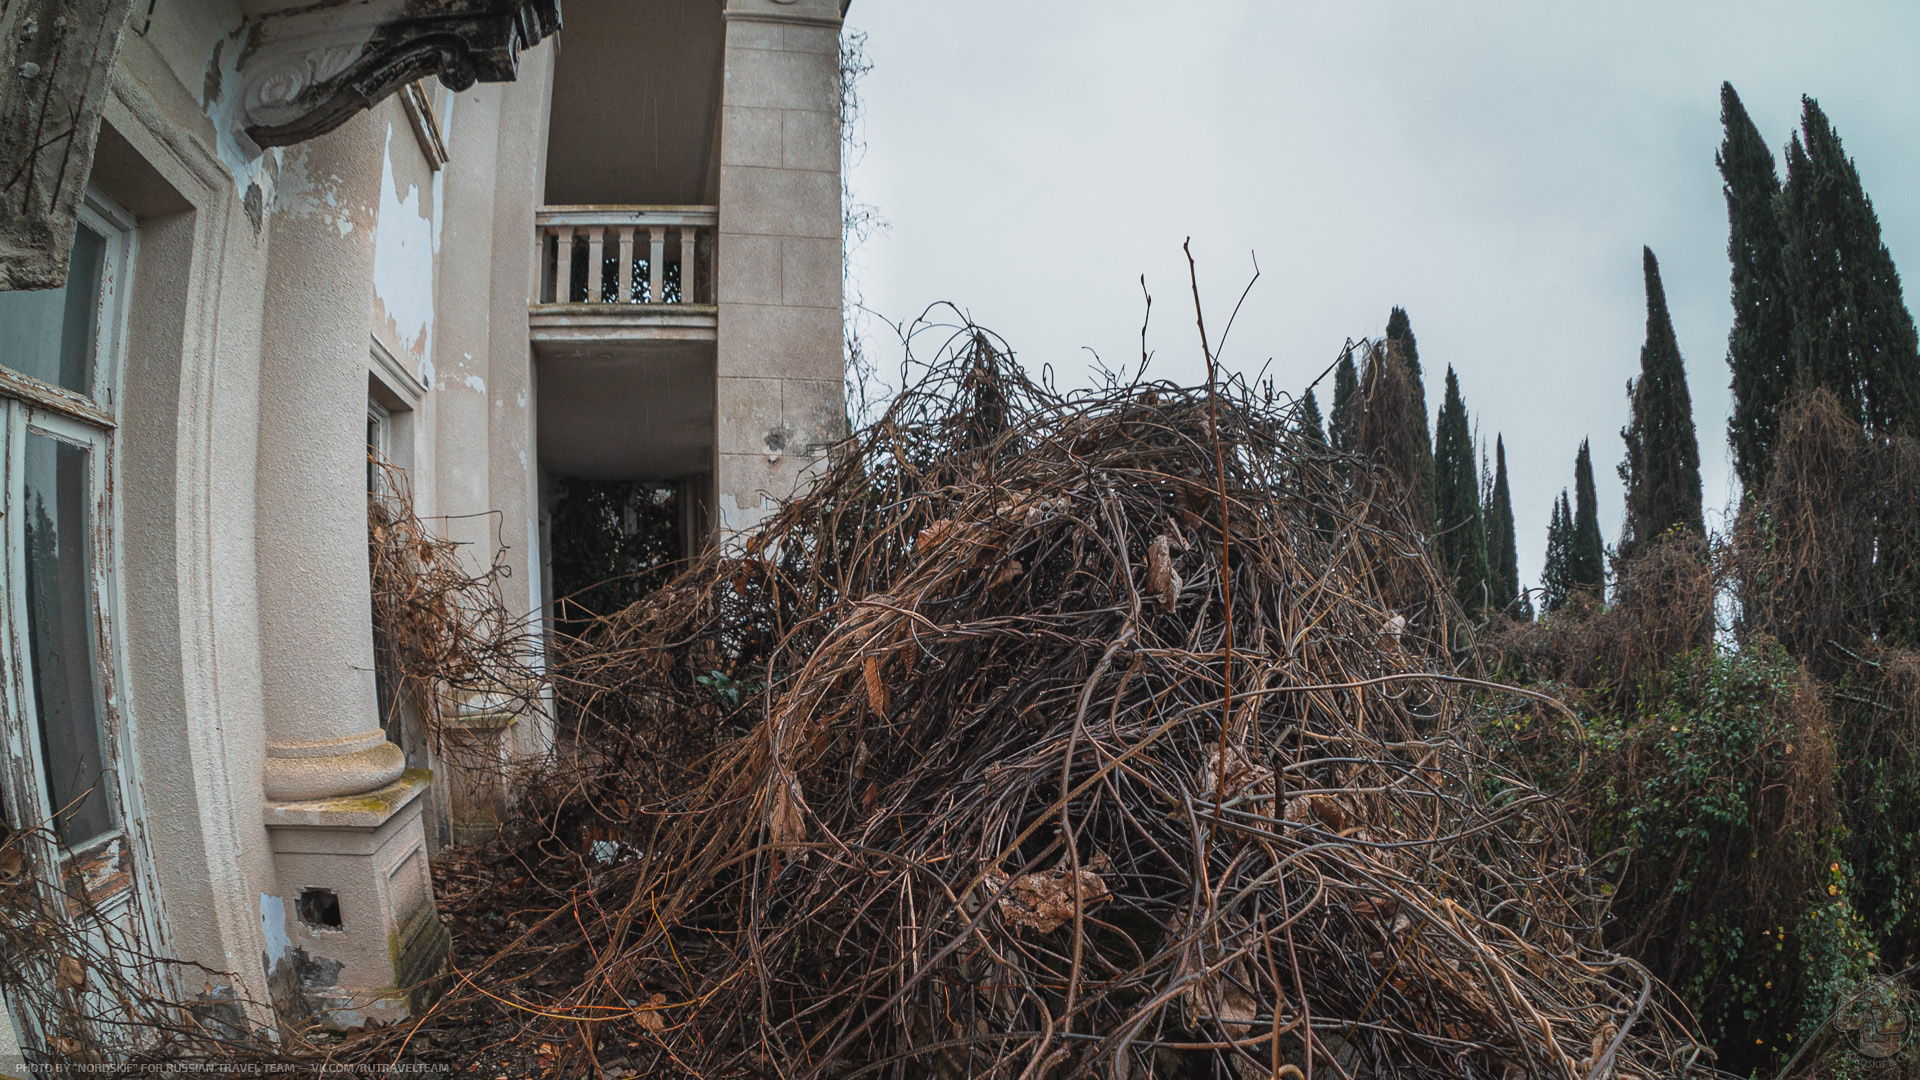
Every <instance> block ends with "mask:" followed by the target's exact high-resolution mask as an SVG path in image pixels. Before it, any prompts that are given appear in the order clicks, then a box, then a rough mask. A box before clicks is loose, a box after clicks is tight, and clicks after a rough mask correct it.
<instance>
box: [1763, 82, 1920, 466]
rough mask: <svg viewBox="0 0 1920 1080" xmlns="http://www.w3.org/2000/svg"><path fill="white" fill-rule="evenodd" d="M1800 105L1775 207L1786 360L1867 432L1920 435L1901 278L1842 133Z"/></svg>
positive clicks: (1917, 376) (1918, 386)
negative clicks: (1788, 312)
mask: <svg viewBox="0 0 1920 1080" xmlns="http://www.w3.org/2000/svg"><path fill="white" fill-rule="evenodd" d="M1801 102H1802V106H1803V108H1802V112H1801V121H1800V128H1801V130H1800V131H1799V132H1798V133H1796V134H1795V135H1794V137H1793V141H1792V142H1791V143H1789V144H1788V146H1787V182H1786V185H1785V187H1784V188H1782V189H1781V195H1780V204H1779V205H1780V218H1781V225H1782V229H1783V231H1784V233H1785V236H1786V247H1785V255H1784V259H1783V262H1784V265H1785V276H1786V283H1787V295H1788V298H1789V304H1790V305H1791V308H1792V313H1793V331H1792V335H1791V355H1792V363H1793V365H1794V367H1795V370H1796V372H1797V374H1798V377H1799V379H1800V380H1801V381H1802V382H1805V383H1808V384H1810V385H1813V386H1822V387H1825V388H1827V389H1828V390H1831V391H1833V393H1834V394H1835V395H1836V396H1837V397H1839V399H1840V402H1841V404H1842V405H1844V406H1846V408H1847V411H1848V412H1849V413H1851V414H1852V415H1853V418H1854V419H1855V420H1858V421H1860V423H1862V424H1863V425H1865V426H1866V428H1867V429H1868V430H1869V431H1871V432H1874V433H1877V434H1888V435H1920V347H1917V346H1916V341H1915V335H1914V325H1913V316H1912V315H1911V314H1909V313H1908V311H1907V307H1906V304H1905V302H1904V301H1903V300H1902V298H1901V293H1900V274H1899V271H1897V270H1896V269H1895V268H1894V265H1893V256H1892V255H1891V254H1889V253H1888V251H1887V247H1886V245H1885V244H1883V243H1881V242H1880V221H1879V219H1878V218H1877V217H1876V216H1875V215H1874V212H1873V204H1872V202H1871V201H1870V200H1868V198H1867V194H1866V191H1865V190H1864V189H1862V188H1861V186H1860V174H1859V172H1858V171H1856V170H1855V168H1854V165H1853V162H1852V161H1849V160H1848V159H1847V156H1846V151H1845V150H1844V149H1843V148H1842V147H1841V145H1840V136H1839V135H1838V134H1837V133H1836V132H1835V131H1834V130H1833V125H1832V124H1830V123H1828V122H1827V117H1826V114H1824V113H1822V112H1821V111H1820V106H1819V105H1818V104H1817V103H1815V102H1814V100H1813V99H1812V98H1810V97H1809V98H1802V99H1801Z"/></svg>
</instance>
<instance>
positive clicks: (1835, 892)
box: [1827, 885, 1840, 896]
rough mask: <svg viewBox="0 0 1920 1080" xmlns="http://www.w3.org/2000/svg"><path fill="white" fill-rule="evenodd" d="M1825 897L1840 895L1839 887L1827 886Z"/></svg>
mask: <svg viewBox="0 0 1920 1080" xmlns="http://www.w3.org/2000/svg"><path fill="white" fill-rule="evenodd" d="M1827 895H1828V896H1838V895H1840V886H1838V885H1829V886H1827Z"/></svg>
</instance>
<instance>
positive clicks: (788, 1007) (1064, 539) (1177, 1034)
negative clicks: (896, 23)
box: [358, 328, 1705, 1078]
mask: <svg viewBox="0 0 1920 1080" xmlns="http://www.w3.org/2000/svg"><path fill="white" fill-rule="evenodd" d="M1342 464H1343V463H1341V462H1338V461H1336V460H1335V458H1334V455H1333V454H1332V453H1331V452H1330V451H1328V450H1327V449H1326V448H1325V447H1324V445H1322V444H1320V443H1319V442H1318V441H1317V440H1311V439H1308V438H1305V437H1302V436H1298V435H1296V434H1295V433H1294V431H1293V425H1292V417H1291V414H1290V411H1289V408H1288V407H1286V406H1283V405H1276V404H1275V403H1274V402H1272V401H1270V400H1262V399H1260V398H1258V397H1256V396H1255V395H1253V394H1251V393H1249V392H1247V391H1246V388H1245V387H1243V386H1215V387H1202V388H1199V389H1183V388H1177V387H1173V386H1169V385H1164V384H1145V383H1136V384H1135V385H1131V386H1127V387H1120V388H1113V389H1110V390H1108V391H1104V392H1100V393H1095V394H1085V395H1073V396H1058V395H1055V394H1052V393H1050V392H1047V391H1045V390H1043V389H1041V388H1039V387H1037V386H1035V385H1033V384H1032V383H1030V382H1029V381H1027V380H1026V379H1025V378H1024V377H1023V376H1022V375H1021V374H1020V372H1019V370H1018V368H1017V367H1015V366H1014V365H1013V364H1012V363H1011V362H1010V361H1009V360H1008V359H1007V357H1006V354H1005V352H1004V350H1003V349H1001V348H999V347H998V346H997V344H996V343H995V342H994V341H993V340H991V339H990V338H989V337H988V336H987V335H985V334H983V333H981V332H979V331H977V330H974V329H971V328H968V329H965V330H963V331H962V332H961V333H960V334H958V335H957V336H956V338H955V340H954V341H953V342H952V343H950V347H949V348H948V349H947V350H945V351H944V352H943V359H942V361H941V362H939V363H937V364H935V365H934V366H933V368H932V370H931V371H930V373H929V374H928V376H927V378H925V379H924V380H923V381H922V382H920V384H919V385H918V386H917V387H916V388H915V389H913V390H911V391H909V392H907V393H905V394H903V395H902V396H901V397H900V399H899V400H898V401H897V402H896V403H895V404H894V406H893V407H892V409H891V410H890V411H889V412H888V414H887V415H886V416H885V417H884V418H883V419H882V420H881V421H879V422H878V423H877V424H875V425H873V426H872V427H870V428H868V429H867V430H866V431H865V432H864V433H862V434H861V435H859V436H858V437H857V438H856V439H855V440H853V441H852V443H851V444H850V445H849V446H848V448H846V450H845V452H844V453H842V454H841V455H839V456H838V457H837V458H836V459H835V460H834V461H833V462H832V463H831V465H830V467H829V468H828V470H827V471H826V473H825V475H824V476H823V477H822V478H821V480H820V482H819V483H818V484H817V485H816V486H815V487H814V488H813V489H812V491H811V493H810V494H809V495H807V496H806V497H805V498H802V499H799V500H796V501H794V502H792V503H789V504H788V505H787V506H786V507H785V508H784V509H783V510H782V512H781V513H780V514H779V515H778V516H776V517H775V518H774V519H773V521H772V522H771V523H770V524H769V525H768V526H767V527H766V529H765V530H764V531H763V532H761V533H759V534H758V535H756V536H755V537H754V538H753V539H752V541H751V542H750V543H749V544H747V545H746V548H745V550H744V551H735V552H733V553H726V552H716V553H713V554H711V555H709V556H707V557H705V558H703V559H702V560H700V561H698V562H697V563H696V564H695V565H694V566H693V567H692V568H691V569H689V570H688V571H687V572H686V573H685V574H683V575H682V576H681V577H679V578H678V579H677V580H676V581H675V582H674V583H673V584H672V585H670V586H669V587H667V588H666V589H664V590H662V591H661V592H660V593H659V594H657V595H656V596H655V597H653V598H652V599H651V600H649V601H647V602H645V603H643V604H640V605H636V607H634V608H632V609H629V610H628V611H626V612H623V613H622V614H620V615H619V616H617V617H614V618H612V619H609V620H606V621H605V622H603V623H602V624H600V625H599V626H598V627H597V628H596V629H595V630H594V631H593V632H592V633H591V634H589V635H588V636H587V637H586V638H584V639H582V640H581V641H578V642H576V643H574V644H573V645H572V646H571V647H569V648H568V649H567V650H566V654H565V655H564V656H563V657H562V659H561V662H560V663H559V664H558V665H557V666H556V678H557V680H558V683H559V686H560V689H561V692H562V693H563V694H567V695H570V696H572V697H573V698H574V699H575V700H576V701H577V702H578V703H579V704H580V705H581V710H580V715H582V716H584V717H586V719H585V720H583V721H582V723H581V726H580V727H579V729H578V730H576V731H573V732H571V733H570V734H571V740H572V743H573V745H574V747H575V750H574V752H573V754H572V755H571V756H570V757H569V759H568V764H567V767H566V768H564V769H561V770H556V772H555V774H554V775H552V776H551V777H549V778H548V779H547V781H546V782H545V783H544V785H541V786H539V787H536V789H535V790H534V791H533V792H532V793H531V794H530V795H529V796H528V797H527V798H526V799H525V800H523V803H522V806H523V808H524V810H525V812H526V818H525V820H523V821H522V822H520V823H519V825H518V827H517V828H515V829H513V830H510V831H509V833H508V835H507V837H506V838H505V839H503V840H502V841H501V843H502V844H503V845H504V847H505V849H506V851H505V852H503V854H508V855H510V856H511V858H494V859H491V860H490V861H491V863H492V865H494V866H496V867H502V866H504V867H513V866H518V867H520V868H521V869H520V870H519V871H509V872H510V873H512V874H513V889H514V895H515V897H517V898H519V899H518V902H519V904H520V910H518V911H516V912H514V913H513V914H512V916H511V919H510V920H509V922H510V925H509V926H508V927H507V928H506V932H505V933H504V934H503V937H504V939H505V945H504V947H503V948H501V949H499V950H498V951H496V952H494V953H493V955H492V956H491V957H490V958H489V959H487V960H486V961H485V962H484V963H482V964H479V965H476V966H475V967H474V968H472V969H470V970H465V971H462V972H461V973H460V978H459V981H458V982H457V984H456V986H455V988H454V990H453V991H452V993H451V994H450V995H449V997H448V998H447V999H445V1000H444V1001H443V1002H442V1003H441V1005H440V1006H438V1007H437V1008H436V1009H435V1010H434V1012H433V1013H430V1014H429V1015H428V1016H427V1017H425V1018H424V1023H425V1024H426V1025H427V1026H429V1027H433V1026H440V1027H444V1026H445V1025H447V1024H450V1023H453V1022H455V1021H456V1019H457V1018H461V1017H465V1018H466V1020H464V1021H460V1022H466V1023H471V1022H473V1020H474V1018H475V1017H478V1016H480V1015H481V1012H484V1011H486V1010H492V1011H493V1012H492V1015H494V1016H495V1017H497V1018H499V1021H500V1022H501V1023H510V1024H511V1025H512V1026H514V1027H516V1028H518V1031H517V1037H518V1038H520V1039H521V1041H522V1042H527V1043H534V1044H537V1045H538V1046H539V1047H540V1050H541V1054H542V1057H543V1061H544V1063H545V1064H547V1065H548V1066H550V1067H551V1068H553V1069H554V1070H556V1071H557V1072H559V1073H564V1074H570V1075H595V1074H596V1073H599V1074H605V1075H614V1076H619V1075H625V1074H628V1073H638V1074H644V1075H676V1074H677V1075H687V1076H702V1077H719V1076H781V1077H793V1078H814V1077H844V1078H852V1077H856V1076H865V1075H895V1076H906V1075H920V1076H927V1075H934V1076H952V1077H961V1076H1006V1077H1015V1076H1025V1077H1037V1076H1042V1075H1045V1076H1049V1077H1064V1076H1073V1075H1087V1076H1114V1077H1145V1076H1160V1077H1169V1076H1181V1075H1187V1076H1202V1075H1216V1074H1217V1073H1218V1070H1219V1069H1221V1068H1223V1067H1232V1068H1234V1069H1237V1070H1239V1071H1240V1073H1241V1074H1242V1075H1246V1076H1287V1075H1294V1074H1295V1072H1294V1070H1297V1071H1298V1072H1299V1073H1301V1074H1317V1075H1319V1076H1323V1077H1330V1076H1341V1077H1357V1076H1435V1077H1438V1076H1447V1077H1494V1078H1507V1077H1517V1076H1554V1077H1569V1078H1572V1077H1583V1078H1584V1077H1603V1076H1619V1077H1657V1076H1678V1075H1682V1074H1683V1073H1685V1072H1687V1071H1688V1069H1689V1068H1691V1067H1693V1066H1694V1065H1695V1059H1697V1058H1700V1057H1701V1055H1702V1051H1701V1049H1700V1048H1699V1046H1698V1045H1697V1044H1696V1043H1695V1042H1694V1041H1693V1040H1692V1039H1691V1038H1690V1037H1689V1035H1688V1034H1687V1032H1686V1030H1685V1028H1684V1026H1683V1025H1682V1024H1681V1023H1679V1022H1677V1021H1676V1020H1675V1019H1674V1017H1673V1016H1671V1015H1670V1014H1669V1013H1668V1012H1667V1011H1666V1008H1665V1006H1664V1004H1663V1002H1664V1000H1665V992H1664V991H1663V990H1662V989H1661V988H1660V987H1659V986H1658V984H1657V983H1655V982H1654V980H1653V979H1652V978H1651V977H1650V976H1648V975H1647V974H1646V972H1645V971H1644V970H1643V969H1642V968H1641V967H1640V966H1639V965H1638V964H1636V963H1634V962H1632V961H1631V960H1627V959H1624V958H1620V957H1616V956H1613V955H1609V954H1606V953H1603V952H1599V951H1597V950H1596V949H1595V948H1594V947H1593V943H1594V942H1595V941H1596V940H1597V935H1596V933H1595V930H1594V927H1593V925H1592V924H1593V921H1594V920H1595V918H1596V917H1597V915H1598V913H1599V912H1600V911H1601V910H1602V907H1603V904H1602V903H1601V902H1600V900H1599V899H1598V897H1597V895H1596V893H1597V886H1596V883H1595V882H1594V881H1593V880H1592V879H1590V877H1589V876H1588V873H1587V871H1586V868H1585V866H1584V863H1583V860H1582V858H1581V856H1580V854H1579V849H1578V847H1577V845H1575V844H1574V843H1573V842H1572V841H1571V840H1570V838H1569V835H1568V829H1567V825H1566V823H1565V820H1564V818H1563V817H1562V814H1561V812H1560V811H1559V809H1558V808H1557V807H1556V806H1555V804H1554V802H1553V801H1552V799H1551V798H1550V797H1549V796H1547V795H1546V794H1543V793H1542V792H1540V791H1539V790H1537V789H1535V788H1534V787H1532V786H1531V785H1530V784H1529V783H1528V782H1527V781H1526V780H1525V779H1524V778H1523V777H1520V776H1516V775H1513V774H1511V773H1509V772H1507V771H1505V770H1503V768H1502V767H1501V766H1500V765H1499V764H1498V763H1496V762H1494V761H1492V760H1490V759H1489V758H1488V756H1487V755H1486V754H1485V753H1484V752H1483V750H1482V748H1481V747H1480V745H1479V743H1478V742H1477V740H1476V739H1475V737H1474V735H1473V734H1472V732H1473V730H1474V723H1473V714H1474V713H1475V710H1476V708H1477V707H1478V706H1477V705H1476V700H1477V699H1478V698H1480V697H1483V696H1486V695H1507V694H1518V693H1520V692H1518V691H1511V690H1508V689H1506V688H1503V687H1499V686H1495V685H1493V684H1490V683H1485V682H1481V681H1479V680H1477V679H1475V678H1473V677H1471V673H1469V674H1460V673H1459V672H1458V671H1457V669H1456V666H1455V664H1454V662H1453V660H1452V658H1451V656H1450V653H1449V651H1448V648H1447V646H1446V644H1445V643H1447V642H1448V641H1449V640H1450V639H1451V638H1450V635H1451V633H1452V630H1451V625H1450V618H1449V614H1448V612H1449V608H1448V601H1447V599H1446V597H1447V590H1446V589H1445V586H1444V584H1443V582H1441V581H1440V580H1439V578H1438V577H1437V575H1436V573H1435V571H1434V569H1433V567H1432V566H1431V564H1430V563H1429V562H1428V560H1427V558H1426V556H1425V554H1424V551H1423V545H1422V544H1421V543H1419V542H1418V540H1417V538H1416V537H1415V535H1414V533H1413V531H1412V530H1411V529H1410V528H1408V527H1406V526H1405V525H1404V521H1405V518H1404V514H1403V513H1402V512H1401V510H1400V508H1399V506H1398V504H1397V502H1396V501H1395V499H1394V498H1393V497H1392V496H1391V495H1390V494H1389V492H1390V491H1391V486H1390V485H1389V484H1386V483H1384V482H1381V481H1379V480H1378V478H1377V477H1375V476H1374V475H1373V474H1371V473H1369V472H1368V471H1367V470H1365V469H1364V468H1361V467H1358V466H1353V467H1352V470H1351V471H1352V472H1353V475H1348V476H1346V477H1345V478H1344V479H1343V478H1342V476H1341V475H1340V473H1341V472H1343V471H1349V470H1347V469H1341V468H1338V467H1339V466H1341V465H1342ZM1396 523H1398V524H1396ZM1384 596H1391V597H1394V598H1396V602H1395V603H1393V604H1389V603H1387V602H1386V601H1384V600H1383V599H1382V597H1384ZM1532 705H1533V707H1537V708H1540V709H1542V710H1546V711H1548V712H1551V711H1552V710H1555V709H1556V708H1557V706H1556V705H1555V704H1554V703H1552V702H1550V701H1546V700H1545V699H1540V700H1538V701H1535V702H1532ZM497 900H498V898H497V897H496V902H497ZM556 973H564V976H560V977H557V976H556ZM414 1030H415V1029H414V1025H408V1026H407V1030H405V1031H399V1030H396V1031H393V1032H390V1033H387V1034H385V1035H383V1036H380V1037H378V1038H376V1039H373V1040H368V1043H369V1045H368V1046H366V1047H364V1048H361V1049H360V1050H359V1051H358V1053H359V1054H366V1055H372V1056H374V1057H379V1056H382V1055H385V1054H391V1053H392V1052H394V1051H395V1050H396V1049H397V1046H398V1043H399V1041H400V1040H403V1039H405V1040H414V1035H413V1031H414ZM410 1045H412V1046H413V1047H414V1049H415V1050H416V1051H417V1050H418V1049H419V1046H420V1040H414V1041H412V1042H411V1043H410ZM1700 1064H1701V1067H1702V1071H1705V1070H1704V1062H1701V1063H1700Z"/></svg>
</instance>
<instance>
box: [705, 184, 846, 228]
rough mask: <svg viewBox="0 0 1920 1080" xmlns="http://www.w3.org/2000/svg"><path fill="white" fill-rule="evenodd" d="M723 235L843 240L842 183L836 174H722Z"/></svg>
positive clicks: (721, 208) (721, 212) (721, 219)
mask: <svg viewBox="0 0 1920 1080" xmlns="http://www.w3.org/2000/svg"><path fill="white" fill-rule="evenodd" d="M720 221H721V225H720V227H721V230H722V234H723V235H724V234H726V233H760V234H763V235H771V236H815V237H819V238H821V239H827V240H834V241H836V242H837V241H838V240H839V239H840V177H839V175H838V174H836V173H832V172H808V171H801V170H798V169H753V168H744V167H739V166H735V167H731V168H727V169H723V170H721V173H720Z"/></svg>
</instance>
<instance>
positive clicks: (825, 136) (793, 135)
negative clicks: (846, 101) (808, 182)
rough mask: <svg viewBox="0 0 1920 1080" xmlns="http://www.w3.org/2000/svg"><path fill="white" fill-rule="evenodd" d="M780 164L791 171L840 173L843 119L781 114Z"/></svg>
mask: <svg viewBox="0 0 1920 1080" xmlns="http://www.w3.org/2000/svg"><path fill="white" fill-rule="evenodd" d="M780 121H781V138H780V164H781V165H783V166H785V167H787V168H789V169H815V170H819V171H822V172H839V171H840V117H839V116H838V115H836V114H834V113H826V112H811V111H808V110H806V109H787V110H784V111H782V112H781V114H780Z"/></svg>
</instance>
